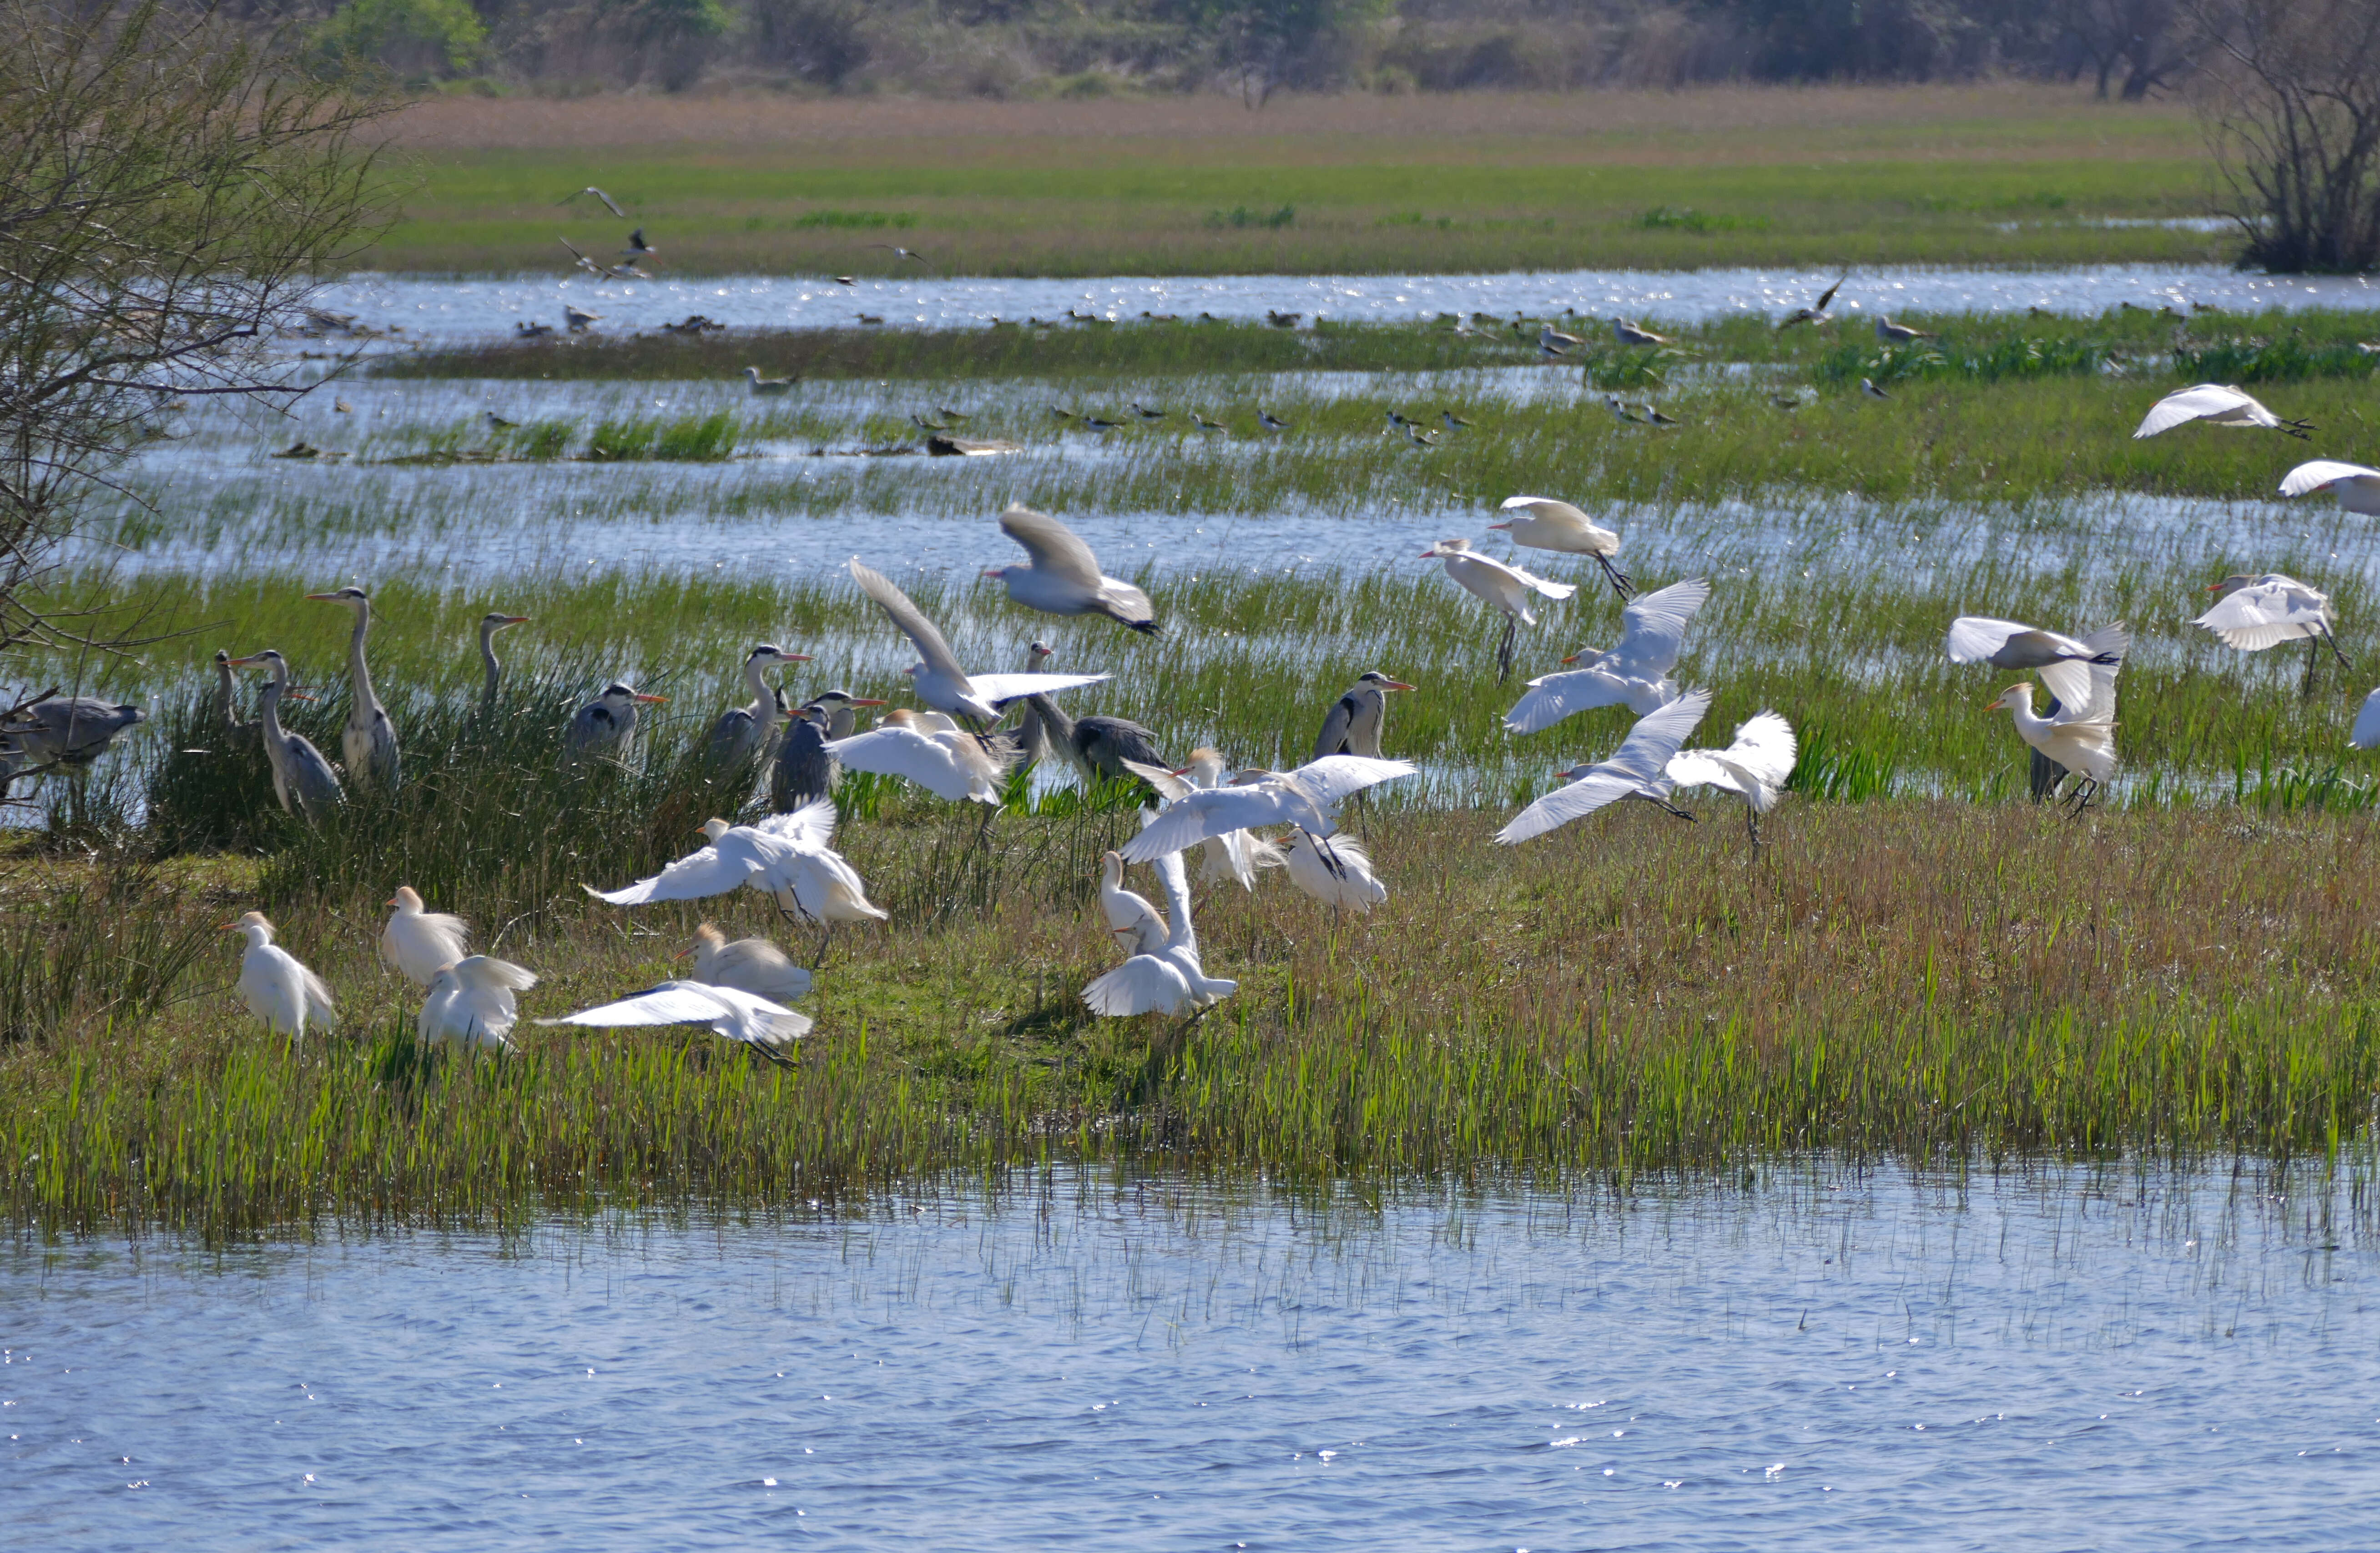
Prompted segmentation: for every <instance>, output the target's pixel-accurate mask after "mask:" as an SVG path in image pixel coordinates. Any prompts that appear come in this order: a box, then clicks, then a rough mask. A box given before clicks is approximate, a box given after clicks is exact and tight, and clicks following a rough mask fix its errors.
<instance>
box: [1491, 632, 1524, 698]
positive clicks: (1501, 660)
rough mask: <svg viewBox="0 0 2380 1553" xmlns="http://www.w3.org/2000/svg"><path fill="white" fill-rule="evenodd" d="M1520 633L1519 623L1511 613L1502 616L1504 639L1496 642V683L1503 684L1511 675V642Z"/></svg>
mask: <svg viewBox="0 0 2380 1553" xmlns="http://www.w3.org/2000/svg"><path fill="white" fill-rule="evenodd" d="M1520 634H1521V623H1520V621H1519V620H1518V619H1516V618H1514V617H1513V616H1512V615H1506V616H1505V617H1504V639H1503V640H1502V641H1500V642H1498V643H1497V644H1496V683H1497V684H1499V685H1501V684H1503V683H1504V682H1505V681H1506V680H1508V679H1511V678H1512V643H1513V641H1514V640H1515V639H1516V638H1517V637H1519V636H1520Z"/></svg>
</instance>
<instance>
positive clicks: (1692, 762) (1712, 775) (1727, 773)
mask: <svg viewBox="0 0 2380 1553" xmlns="http://www.w3.org/2000/svg"><path fill="white" fill-rule="evenodd" d="M1666 774H1667V775H1668V777H1669V779H1670V783H1672V784H1673V785H1675V786H1678V787H1716V788H1718V789H1720V790H1721V791H1723V792H1728V793H1736V794H1741V795H1743V796H1744V797H1747V798H1749V797H1751V796H1752V786H1754V785H1757V784H1756V783H1755V784H1750V785H1747V783H1745V781H1744V777H1745V775H1746V773H1744V772H1742V771H1740V770H1737V769H1736V767H1735V765H1734V763H1733V762H1732V761H1730V760H1728V759H1726V758H1724V757H1722V756H1721V754H1720V753H1719V752H1718V750H1716V749H1682V750H1680V751H1679V752H1678V753H1677V754H1675V755H1673V756H1671V757H1670V764H1669V767H1668V769H1667V772H1666Z"/></svg>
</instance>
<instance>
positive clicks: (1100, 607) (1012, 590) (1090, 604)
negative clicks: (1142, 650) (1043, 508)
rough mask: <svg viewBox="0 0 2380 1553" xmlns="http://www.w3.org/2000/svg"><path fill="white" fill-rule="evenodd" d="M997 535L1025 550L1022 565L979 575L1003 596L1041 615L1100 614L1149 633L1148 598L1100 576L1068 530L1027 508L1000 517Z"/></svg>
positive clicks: (1151, 612)
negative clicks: (1000, 587) (997, 585)
mask: <svg viewBox="0 0 2380 1553" xmlns="http://www.w3.org/2000/svg"><path fill="white" fill-rule="evenodd" d="M1000 528H1001V532H1002V533H1004V534H1006V535H1007V536H1008V537H1009V538H1010V539H1012V540H1015V541H1016V542H1017V543H1018V544H1020V545H1023V546H1024V547H1025V553H1026V554H1027V555H1029V556H1031V557H1032V561H1031V563H1030V564H1027V565H1023V566H996V567H993V568H992V569H990V570H989V571H987V572H985V573H984V574H983V575H984V576H988V577H994V578H997V579H998V580H999V581H1001V582H1002V583H1004V584H1006V585H1007V588H1008V596H1009V597H1010V598H1011V599H1014V601H1016V602H1018V603H1020V604H1023V605H1024V606H1025V607H1026V609H1029V610H1039V611H1040V612H1041V613H1044V614H1064V615H1075V614H1103V615H1106V616H1107V617H1108V618H1109V619H1111V620H1113V621H1116V622H1119V623H1120V624H1122V625H1129V626H1131V627H1132V628H1133V629H1134V630H1135V631H1143V632H1153V631H1155V630H1156V629H1157V622H1156V620H1155V619H1154V618H1153V617H1154V614H1155V611H1154V609H1153V607H1152V606H1151V605H1150V603H1149V601H1148V595H1147V594H1146V593H1144V592H1142V591H1141V590H1140V589H1139V588H1135V587H1134V586H1133V585H1132V584H1130V583H1128V582H1125V581H1123V580H1122V579H1120V578H1117V577H1111V576H1103V575H1102V574H1101V573H1100V571H1099V557H1097V556H1095V555H1093V554H1092V553H1091V547H1090V546H1089V545H1087V544H1085V543H1084V542H1083V541H1082V539H1081V537H1080V536H1079V535H1077V534H1076V533H1075V531H1074V530H1073V529H1071V528H1067V527H1066V526H1065V525H1064V524H1062V523H1061V522H1059V521H1058V520H1057V519H1056V518H1054V517H1051V516H1049V515H1048V514H1047V513H1038V512H1035V511H1034V510H1033V509H1032V508H1031V507H1027V506H1011V507H1010V508H1009V509H1008V510H1007V511H1006V512H1004V513H1002V514H1001V515H1000Z"/></svg>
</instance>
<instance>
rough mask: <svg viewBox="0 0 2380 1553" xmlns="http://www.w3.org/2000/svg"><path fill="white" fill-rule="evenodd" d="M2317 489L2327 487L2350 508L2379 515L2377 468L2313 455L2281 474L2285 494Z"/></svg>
mask: <svg viewBox="0 0 2380 1553" xmlns="http://www.w3.org/2000/svg"><path fill="white" fill-rule="evenodd" d="M2314 491H2329V492H2330V493H2331V494H2332V495H2334V496H2336V497H2338V504H2339V505H2340V506H2342V507H2345V508H2346V509H2347V510H2348V511H2349V512H2357V513H2365V514H2369V515H2372V516H2380V469H2367V468H2365V467H2363V466H2362V465H2361V464H2341V463H2339V462H2338V460H2337V459H2335V458H2316V459H2313V460H2312V461H2310V462H2308V463H2304V464H2301V465H2299V466H2298V467H2296V468H2294V469H2291V470H2290V471H2289V473H2288V474H2286V475H2283V476H2282V477H2281V494H2282V495H2284V496H2305V495H2310V494H2312V493H2313V492H2314Z"/></svg>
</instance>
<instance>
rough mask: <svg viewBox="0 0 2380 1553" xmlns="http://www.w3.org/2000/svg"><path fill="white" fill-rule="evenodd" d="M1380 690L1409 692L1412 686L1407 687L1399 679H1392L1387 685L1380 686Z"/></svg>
mask: <svg viewBox="0 0 2380 1553" xmlns="http://www.w3.org/2000/svg"><path fill="white" fill-rule="evenodd" d="M1380 688H1381V689H1383V690H1411V689H1412V688H1413V686H1410V685H1407V684H1406V683H1405V682H1404V681H1403V680H1401V679H1392V680H1390V681H1389V682H1388V683H1387V684H1385V685H1383V686H1380Z"/></svg>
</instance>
